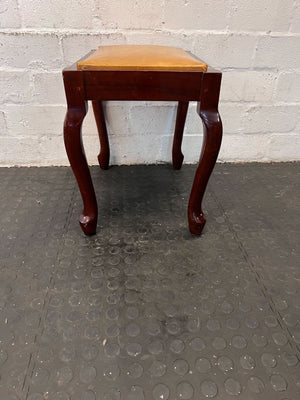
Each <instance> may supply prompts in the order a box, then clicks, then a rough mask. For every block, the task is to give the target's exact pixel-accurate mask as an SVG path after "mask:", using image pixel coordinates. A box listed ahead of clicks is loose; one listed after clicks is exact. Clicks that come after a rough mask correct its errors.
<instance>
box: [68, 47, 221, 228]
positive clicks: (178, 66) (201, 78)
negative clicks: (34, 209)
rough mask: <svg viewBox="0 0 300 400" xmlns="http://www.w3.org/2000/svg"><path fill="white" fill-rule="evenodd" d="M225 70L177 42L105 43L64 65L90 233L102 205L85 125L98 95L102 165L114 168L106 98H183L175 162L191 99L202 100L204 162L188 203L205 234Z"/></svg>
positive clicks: (72, 156) (73, 155)
mask: <svg viewBox="0 0 300 400" xmlns="http://www.w3.org/2000/svg"><path fill="white" fill-rule="evenodd" d="M221 77H222V74H221V72H218V71H215V70H213V69H212V68H210V67H208V66H207V65H206V64H205V63H203V62H200V61H199V60H198V59H197V58H196V57H194V56H192V55H191V54H189V53H187V52H185V51H184V50H182V49H180V48H177V47H167V46H134V45H129V46H126V45H124V46H122V45H121V46H100V47H99V48H98V50H96V51H93V52H91V53H89V54H88V55H87V56H86V57H85V58H83V59H81V60H80V61H79V62H78V63H77V64H74V65H73V66H71V67H70V68H67V69H65V70H64V71H63V78H64V85H65V92H66V98H67V103H68V110H67V114H66V118H65V123H64V140H65V146H66V151H67V155H68V158H69V161H70V164H71V167H72V170H73V172H74V175H75V177H76V180H77V183H78V186H79V189H80V192H81V196H82V200H83V205H84V208H83V211H82V214H81V215H80V217H79V222H80V225H81V228H82V230H83V232H84V233H85V234H86V235H92V234H94V233H95V232H96V226H97V217H98V208H97V201H96V196H95V191H94V187H93V183H92V180H91V175H90V172H89V167H88V164H87V161H86V157H85V153H84V149H83V145H82V138H81V125H82V122H83V119H84V117H85V115H86V113H87V101H88V100H92V104H93V109H94V114H95V119H96V123H97V128H98V133H99V138H100V153H99V155H98V160H99V164H100V167H101V168H103V169H107V168H108V164H109V142H108V136H107V130H106V125H105V119H104V114H103V109H102V103H101V102H102V101H105V100H159V101H178V109H177V117H176V126H175V134H174V139H173V149H172V161H173V168H174V169H180V167H181V165H182V161H183V154H182V152H181V142H182V135H183V129H184V124H185V119H186V114H187V110H188V104H189V101H197V102H198V106H197V112H198V114H199V115H200V117H201V119H202V122H203V126H204V138H203V145H202V151H201V155H200V161H199V165H198V168H197V171H196V174H195V178H194V183H193V186H192V191H191V195H190V199H189V205H188V222H189V228H190V231H191V233H193V234H200V233H201V231H202V229H203V227H204V225H205V217H204V215H203V212H202V206H201V203H202V198H203V195H204V192H205V189H206V185H207V182H208V180H209V177H210V174H211V172H212V170H213V168H214V165H215V163H216V159H217V156H218V153H219V149H220V145H221V140H222V122H221V118H220V115H219V112H218V101H219V93H220V84H221Z"/></svg>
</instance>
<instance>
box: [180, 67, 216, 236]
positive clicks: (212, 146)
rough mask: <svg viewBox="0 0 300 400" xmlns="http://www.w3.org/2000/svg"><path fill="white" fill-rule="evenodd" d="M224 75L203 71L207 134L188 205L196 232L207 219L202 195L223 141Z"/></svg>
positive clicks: (201, 106) (200, 106)
mask: <svg viewBox="0 0 300 400" xmlns="http://www.w3.org/2000/svg"><path fill="white" fill-rule="evenodd" d="M221 76H222V75H221V74H220V73H205V74H203V80H202V88H201V97H200V102H199V103H198V108H197V112H198V114H199V115H200V117H201V119H202V123H203V134H204V137H203V144H202V150H201V155H200V161H199V165H198V168H197V170H196V174H195V178H194V183H193V187H192V191H191V195H190V200H189V206H188V221H189V228H190V231H191V233H193V234H195V235H199V234H200V233H201V232H202V230H203V228H204V225H205V222H206V220H205V216H204V214H203V212H202V199H203V196H204V193H205V189H206V186H207V183H208V180H209V177H210V175H211V173H212V170H213V168H214V166H215V163H216V160H217V157H218V153H219V150H220V146H221V141H222V121H221V118H220V115H219V112H218V101H219V93H220V84H221Z"/></svg>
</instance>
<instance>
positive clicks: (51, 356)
mask: <svg viewBox="0 0 300 400" xmlns="http://www.w3.org/2000/svg"><path fill="white" fill-rule="evenodd" d="M91 170H92V176H93V180H94V183H95V187H96V192H97V198H98V204H99V226H98V232H97V234H96V235H95V236H93V237H90V238H87V237H85V236H84V235H83V234H82V233H81V230H80V227H79V225H78V222H77V219H78V215H79V213H80V210H81V199H80V196H79V193H78V189H77V186H76V185H75V181H74V178H73V175H72V173H71V171H70V169H69V168H2V169H0V188H1V189H0V208H1V227H0V251H1V261H0V269H1V275H0V276H1V279H0V317H1V318H0V399H1V400H16V399H19V400H25V399H26V400H45V399H47V400H54V399H55V400H141V399H146V400H148V399H149V400H151V399H154V400H166V399H170V400H175V399H176V400H177V399H183V400H184V399H197V400H198V399H206V398H213V399H222V400H229V399H246V400H247V399H264V400H266V399H269V400H276V399H278V400H298V399H299V398H300V363H299V359H300V358H299V357H300V321H299V319H300V265H299V237H300V235H299V232H300V229H299V221H300V218H299V214H300V210H299V195H300V185H299V182H300V179H299V175H300V164H295V163H286V164H248V165H247V164H245V165H230V164H224V165H217V166H216V169H215V171H214V173H213V176H212V179H211V181H210V184H209V187H208V191H207V194H206V197H205V204H204V209H205V211H206V216H207V224H206V227H205V229H204V232H203V234H202V235H201V236H200V237H192V236H191V235H190V234H189V232H188V227H187V219H186V208H187V202H188V196H189V191H190V188H191V184H192V180H193V175H194V171H195V167H194V166H184V167H183V169H182V170H181V171H173V170H172V169H171V167H170V166H167V165H164V166H132V167H112V168H111V169H109V170H108V171H105V172H104V171H101V170H100V169H99V168H97V167H93V168H92V169H91Z"/></svg>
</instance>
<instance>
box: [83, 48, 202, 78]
mask: <svg viewBox="0 0 300 400" xmlns="http://www.w3.org/2000/svg"><path fill="white" fill-rule="evenodd" d="M77 68H78V69H80V70H102V71H103V70H118V71H202V72H205V71H206V70H207V65H206V64H205V63H202V62H201V61H198V60H197V59H196V58H194V57H192V56H191V55H190V54H189V53H187V52H185V51H184V50H183V49H181V48H179V47H168V46H148V45H147V46H143V45H117V46H100V47H99V48H98V50H96V51H95V52H94V53H92V54H91V55H90V56H89V57H88V58H86V59H85V60H83V61H79V62H78V63H77Z"/></svg>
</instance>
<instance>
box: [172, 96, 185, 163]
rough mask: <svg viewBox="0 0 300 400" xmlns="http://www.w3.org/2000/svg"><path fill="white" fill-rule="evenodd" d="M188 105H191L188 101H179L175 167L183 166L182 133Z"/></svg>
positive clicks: (173, 156)
mask: <svg viewBox="0 0 300 400" xmlns="http://www.w3.org/2000/svg"><path fill="white" fill-rule="evenodd" d="M188 107H189V102H188V101H179V102H178V108H177V116H176V125H175V133H174V139H173V149H172V161H173V169H180V168H181V165H182V161H183V157H184V156H183V154H182V151H181V143H182V135H183V130H184V124H185V120H186V114H187V111H188Z"/></svg>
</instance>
